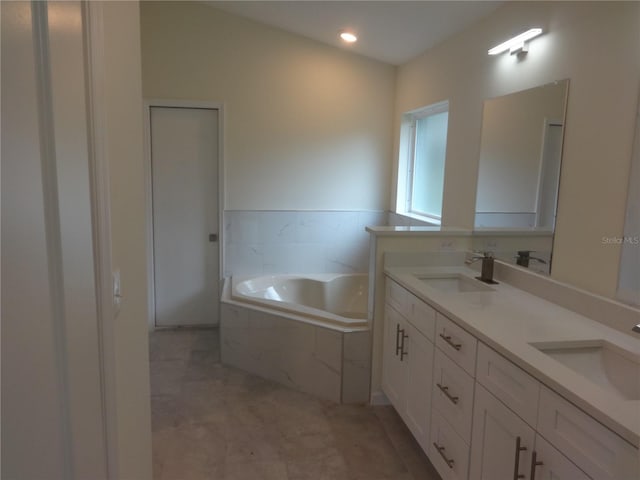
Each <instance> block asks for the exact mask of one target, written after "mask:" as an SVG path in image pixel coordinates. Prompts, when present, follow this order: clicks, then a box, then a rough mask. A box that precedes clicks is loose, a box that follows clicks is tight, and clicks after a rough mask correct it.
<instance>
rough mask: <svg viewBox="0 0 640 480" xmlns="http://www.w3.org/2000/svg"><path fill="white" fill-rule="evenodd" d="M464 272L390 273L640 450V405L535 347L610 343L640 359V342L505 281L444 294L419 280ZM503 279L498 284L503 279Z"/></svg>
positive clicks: (417, 269)
mask: <svg viewBox="0 0 640 480" xmlns="http://www.w3.org/2000/svg"><path fill="white" fill-rule="evenodd" d="M455 273H461V274H465V275H468V276H470V277H472V278H473V277H474V276H476V275H477V274H478V272H476V271H475V270H472V269H469V268H466V267H388V268H386V269H385V274H386V275H388V276H389V277H390V278H392V279H393V280H395V281H396V282H398V283H400V284H401V285H402V286H404V287H405V288H406V289H408V290H409V291H411V292H412V293H413V294H415V295H417V296H418V297H420V298H421V299H422V300H424V301H426V302H427V303H429V304H430V305H431V306H433V307H434V308H435V309H437V310H439V311H440V312H441V313H443V314H444V315H446V316H447V317H449V318H450V319H451V320H452V321H454V322H455V323H457V324H458V325H460V326H461V327H462V328H464V329H465V330H467V331H468V332H469V333H471V334H473V335H474V336H475V337H477V338H478V339H479V340H480V341H482V342H484V343H485V344H487V345H489V346H490V347H492V348H493V349H494V350H496V351H497V352H499V353H501V354H502V355H504V356H505V357H507V358H508V359H509V360H511V361H512V362H513V363H515V364H516V365H518V366H519V367H520V368H522V369H523V370H525V371H526V372H528V373H529V374H531V375H532V376H534V377H536V378H537V379H538V380H539V381H540V382H542V383H543V384H545V385H547V386H548V387H549V388H551V389H552V390H555V391H556V392H558V393H559V394H560V395H562V396H563V397H565V398H566V399H567V400H569V401H570V402H572V403H573V404H575V405H576V406H578V407H579V408H581V409H582V410H584V411H585V412H586V413H588V414H589V415H591V416H592V417H594V418H595V419H596V420H598V421H599V422H601V423H602V424H604V425H605V426H607V427H608V428H610V429H611V430H613V431H614V432H616V433H617V434H618V435H620V436H621V437H622V438H624V439H625V440H627V441H628V442H630V443H631V444H633V445H634V446H635V447H638V446H640V400H624V399H621V398H620V397H618V396H616V395H614V394H612V393H611V392H609V391H607V390H605V389H604V388H602V387H600V386H598V385H596V384H595V383H593V382H591V381H590V380H588V379H587V378H586V377H583V376H581V375H580V374H578V373H576V372H574V371H573V370H571V369H569V368H568V367H565V366H564V365H562V364H561V363H559V362H557V361H556V360H554V359H553V358H551V357H549V356H547V355H546V354H544V353H542V352H541V351H539V350H538V349H536V348H535V347H533V346H531V345H530V343H538V342H540V343H541V342H558V341H567V342H570V341H584V340H606V341H607V342H609V343H611V344H613V345H616V346H618V347H620V348H622V349H624V350H627V351H630V352H632V353H633V354H634V355H640V339H636V338H633V337H632V336H631V335H627V334H624V333H622V332H619V331H617V330H614V329H612V328H610V327H608V326H606V325H603V324H601V323H599V322H596V321H594V320H591V319H589V318H587V317H584V316H582V315H579V314H577V313H575V312H572V311H571V310H568V309H566V308H563V307H561V306H559V305H556V304H554V303H551V302H549V301H547V300H544V299H542V298H540V297H536V296H534V295H532V294H530V293H527V292H525V291H523V290H520V289H518V288H515V287H512V286H510V285H508V284H506V283H504V282H501V283H500V284H498V285H491V287H492V288H493V290H492V291H486V292H484V291H482V292H462V293H459V292H445V291H441V290H438V289H434V288H432V287H430V286H429V285H427V284H426V283H425V282H423V281H421V280H420V279H419V278H417V277H416V276H415V275H419V276H420V275H431V274H455ZM498 280H499V279H498Z"/></svg>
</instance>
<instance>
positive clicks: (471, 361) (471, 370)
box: [436, 313, 478, 377]
mask: <svg viewBox="0 0 640 480" xmlns="http://www.w3.org/2000/svg"><path fill="white" fill-rule="evenodd" d="M436 345H437V346H438V347H439V348H440V350H442V351H443V352H444V353H446V354H447V355H448V356H449V358H451V359H452V360H453V361H454V362H456V363H457V364H458V365H460V366H461V367H462V368H464V369H465V370H466V371H467V373H468V374H469V375H471V376H472V377H473V376H475V370H476V350H477V346H478V340H476V338H475V337H474V336H473V335H471V334H470V333H467V332H466V331H464V330H463V329H462V328H460V327H459V326H458V325H456V324H455V323H453V322H452V321H451V320H449V319H448V318H447V317H445V316H444V315H442V314H440V313H438V314H437V315H436Z"/></svg>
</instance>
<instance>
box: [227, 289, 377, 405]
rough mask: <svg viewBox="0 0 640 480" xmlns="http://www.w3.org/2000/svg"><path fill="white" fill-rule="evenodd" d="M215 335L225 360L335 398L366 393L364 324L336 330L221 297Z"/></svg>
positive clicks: (354, 398) (361, 398) (348, 399)
mask: <svg viewBox="0 0 640 480" xmlns="http://www.w3.org/2000/svg"><path fill="white" fill-rule="evenodd" d="M220 336H221V353H222V362H223V363H224V364H225V365H231V366H233V367H236V368H240V369H242V370H245V371H247V372H250V373H253V374H254V375H259V376H261V377H263V378H266V379H269V380H273V381H276V382H278V383H280V384H281V385H284V386H287V387H289V388H293V389H296V390H299V391H302V392H306V393H310V394H312V395H316V396H318V397H320V398H325V399H328V400H332V401H334V402H337V403H366V402H367V401H368V399H369V377H370V359H371V357H370V350H371V338H370V334H369V330H368V329H360V330H354V331H341V330H338V329H332V328H327V327H324V326H319V325H313V324H309V323H304V322H302V321H299V320H293V319H289V318H286V317H284V316H279V315H275V314H271V313H267V312H265V311H261V310H260V309H256V308H254V307H253V306H242V305H240V304H234V303H233V302H231V301H229V300H225V299H224V298H223V303H222V305H221V321H220Z"/></svg>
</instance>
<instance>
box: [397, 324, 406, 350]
mask: <svg viewBox="0 0 640 480" xmlns="http://www.w3.org/2000/svg"><path fill="white" fill-rule="evenodd" d="M400 332H403V334H404V330H402V329H401V328H400V324H399V323H396V357H397V356H398V354H399V353H400V351H401V350H402V347H401V346H400Z"/></svg>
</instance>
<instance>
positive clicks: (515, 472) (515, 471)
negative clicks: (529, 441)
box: [513, 437, 527, 480]
mask: <svg viewBox="0 0 640 480" xmlns="http://www.w3.org/2000/svg"><path fill="white" fill-rule="evenodd" d="M520 442H521V440H520V437H516V461H515V468H514V469H513V480H518V479H519V478H524V477H525V475H524V474H523V473H519V472H518V470H520V452H524V451H525V450H526V449H527V447H522V446H520Z"/></svg>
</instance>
